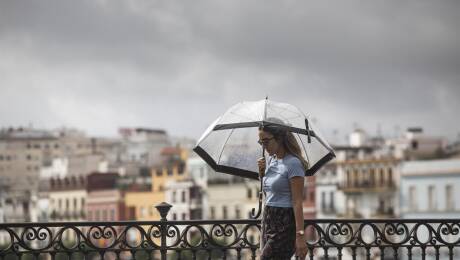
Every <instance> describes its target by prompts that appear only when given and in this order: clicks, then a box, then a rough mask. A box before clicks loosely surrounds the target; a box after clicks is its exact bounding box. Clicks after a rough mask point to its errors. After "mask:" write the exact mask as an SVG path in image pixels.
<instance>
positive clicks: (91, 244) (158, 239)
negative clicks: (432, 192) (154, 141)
mask: <svg viewBox="0 0 460 260" xmlns="http://www.w3.org/2000/svg"><path fill="white" fill-rule="evenodd" d="M159 206H160V205H159ZM163 206H166V207H168V206H169V205H163ZM305 232H306V236H307V246H308V248H309V253H308V255H307V259H323V258H325V259H327V258H330V259H425V258H427V259H428V258H429V257H432V258H433V259H460V219H450V220H441V219H428V220H422V219H416V220H414V219H408V220H405V219H384V220H383V219H382V220H345V219H337V220H335V219H334V220H330V219H329V220H326V219H318V220H306V221H305ZM259 233H260V220H219V221H210V220H202V221H168V220H166V215H165V216H164V219H163V220H161V221H148V222H146V221H142V222H141V221H129V222H128V221H127V222H62V223H11V224H0V260H3V259H5V260H6V259H68V260H76V259H84V258H85V259H88V258H89V259H133V258H134V259H146V260H153V259H258V254H259ZM23 257H25V258H23ZM28 257H30V258H28Z"/></svg>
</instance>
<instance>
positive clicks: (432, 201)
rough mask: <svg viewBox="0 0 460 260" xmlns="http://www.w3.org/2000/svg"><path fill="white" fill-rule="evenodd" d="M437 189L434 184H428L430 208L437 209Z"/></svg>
mask: <svg viewBox="0 0 460 260" xmlns="http://www.w3.org/2000/svg"><path fill="white" fill-rule="evenodd" d="M435 192H436V190H435V187H434V186H433V185H430V186H428V209H429V210H435V209H436V197H435V196H436V194H435Z"/></svg>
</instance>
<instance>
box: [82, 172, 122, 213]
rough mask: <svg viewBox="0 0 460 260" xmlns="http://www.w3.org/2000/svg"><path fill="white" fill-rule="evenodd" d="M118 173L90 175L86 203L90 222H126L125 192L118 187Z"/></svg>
mask: <svg viewBox="0 0 460 260" xmlns="http://www.w3.org/2000/svg"><path fill="white" fill-rule="evenodd" d="M118 178H119V176H118V174H117V173H92V174H90V175H88V182H87V191H88V198H87V203H86V211H87V220H88V221H121V220H126V219H127V218H126V217H127V216H126V207H125V202H124V192H123V191H122V190H120V189H118V187H117V180H118Z"/></svg>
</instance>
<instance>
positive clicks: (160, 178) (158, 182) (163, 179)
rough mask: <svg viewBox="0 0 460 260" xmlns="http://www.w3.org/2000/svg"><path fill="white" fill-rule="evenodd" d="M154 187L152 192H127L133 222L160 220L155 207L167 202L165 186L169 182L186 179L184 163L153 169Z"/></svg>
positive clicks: (126, 201)
mask: <svg viewBox="0 0 460 260" xmlns="http://www.w3.org/2000/svg"><path fill="white" fill-rule="evenodd" d="M151 176H152V185H151V189H150V190H147V191H146V190H135V189H134V190H127V191H126V193H125V203H126V207H127V208H128V209H129V211H130V212H131V216H130V218H131V220H138V221H149V220H160V214H159V213H158V211H157V210H156V208H155V206H156V205H158V204H160V203H161V202H163V201H165V197H166V196H165V189H164V187H165V185H166V183H167V182H169V181H180V180H183V179H185V178H186V173H185V164H184V163H183V162H180V163H177V164H174V165H169V166H161V167H157V168H153V169H151Z"/></svg>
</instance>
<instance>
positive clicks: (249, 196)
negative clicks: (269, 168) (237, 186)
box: [247, 188, 252, 199]
mask: <svg viewBox="0 0 460 260" xmlns="http://www.w3.org/2000/svg"><path fill="white" fill-rule="evenodd" d="M247 193H248V199H252V190H251V188H248V191H247Z"/></svg>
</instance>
